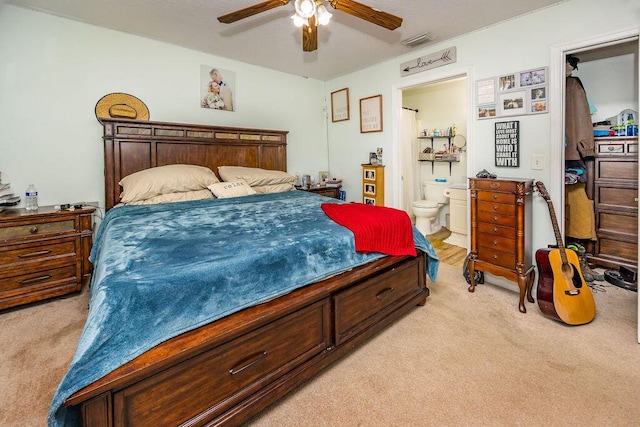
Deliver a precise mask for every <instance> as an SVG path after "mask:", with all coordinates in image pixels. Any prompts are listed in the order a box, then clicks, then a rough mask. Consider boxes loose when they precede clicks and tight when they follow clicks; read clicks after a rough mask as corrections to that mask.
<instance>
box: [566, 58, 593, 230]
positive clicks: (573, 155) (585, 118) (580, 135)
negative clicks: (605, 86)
mask: <svg viewBox="0 0 640 427" xmlns="http://www.w3.org/2000/svg"><path fill="white" fill-rule="evenodd" d="M577 63H578V59H577V58H573V57H569V58H567V79H566V85H565V100H566V101H565V163H566V168H575V167H576V166H578V167H579V168H580V169H582V174H581V176H580V178H581V179H579V180H577V182H576V180H571V182H567V180H565V183H566V184H567V185H566V186H565V187H566V188H565V196H566V202H567V204H568V205H569V209H568V212H567V219H568V224H567V229H566V232H565V234H566V235H567V237H572V238H574V239H588V240H596V239H597V236H596V232H595V212H594V205H593V200H590V199H589V198H588V197H587V193H586V191H585V187H586V185H585V182H587V181H588V180H589V179H590V180H593V177H592V176H589V175H590V172H592V171H590V170H589V169H590V168H589V167H587V166H586V165H587V164H591V165H592V164H593V161H592V160H593V157H594V155H595V140H594V138H593V125H592V122H591V108H590V106H589V101H588V100H587V94H586V91H585V89H584V85H583V84H582V82H581V81H580V79H579V78H578V77H573V76H571V72H572V71H573V70H574V69H577V68H578V67H577ZM574 170H575V169H574ZM565 172H566V171H565ZM572 172H573V171H572ZM566 176H568V175H566ZM573 176H574V175H572V177H573Z"/></svg>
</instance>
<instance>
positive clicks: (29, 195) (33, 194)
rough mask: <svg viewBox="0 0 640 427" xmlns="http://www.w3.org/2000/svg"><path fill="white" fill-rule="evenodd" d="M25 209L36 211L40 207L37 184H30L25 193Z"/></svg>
mask: <svg viewBox="0 0 640 427" xmlns="http://www.w3.org/2000/svg"><path fill="white" fill-rule="evenodd" d="M25 196H26V197H25V209H26V210H28V211H35V210H37V209H38V190H36V187H35V185H33V184H29V186H28V187H27V192H26V194H25Z"/></svg>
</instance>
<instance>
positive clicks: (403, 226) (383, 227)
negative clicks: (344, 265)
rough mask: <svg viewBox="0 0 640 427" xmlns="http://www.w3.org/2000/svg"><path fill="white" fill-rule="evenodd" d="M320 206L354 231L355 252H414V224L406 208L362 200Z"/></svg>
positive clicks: (329, 215) (335, 219)
mask: <svg viewBox="0 0 640 427" xmlns="http://www.w3.org/2000/svg"><path fill="white" fill-rule="evenodd" d="M321 207H322V210H323V211H324V213H325V214H327V216H328V217H329V218H331V219H332V220H334V221H335V222H337V223H338V224H340V225H342V226H343V227H346V228H348V229H349V230H351V231H352V232H353V235H354V237H355V243H356V251H357V252H380V253H383V254H387V255H411V256H416V247H415V243H414V241H413V226H412V225H411V219H410V218H409V215H407V213H406V212H405V211H401V210H398V209H393V208H387V207H384V206H374V205H365V204H363V203H345V204H338V203H323V204H322V205H321Z"/></svg>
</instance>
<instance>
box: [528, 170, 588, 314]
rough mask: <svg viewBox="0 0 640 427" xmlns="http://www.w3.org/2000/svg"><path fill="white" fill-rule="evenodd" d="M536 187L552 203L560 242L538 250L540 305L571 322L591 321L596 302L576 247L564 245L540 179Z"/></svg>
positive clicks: (554, 229)
mask: <svg viewBox="0 0 640 427" xmlns="http://www.w3.org/2000/svg"><path fill="white" fill-rule="evenodd" d="M536 187H537V189H538V192H539V193H540V195H541V196H542V197H543V198H544V200H545V201H546V202H547V205H548V207H549V215H550V216H551V223H552V224H553V231H554V233H555V237H556V243H557V245H558V248H557V249H538V250H537V251H536V264H537V265H538V288H537V293H538V306H539V307H540V310H542V312H543V313H544V314H545V315H547V316H549V317H551V318H554V319H556V320H560V321H561V322H564V323H566V324H568V325H583V324H585V323H589V322H591V321H592V320H593V318H594V317H595V314H596V303H595V301H594V299H593V294H592V293H591V289H589V286H587V284H586V282H585V280H584V277H583V276H582V271H581V270H580V260H579V259H578V255H577V254H576V253H575V252H574V251H572V250H566V249H565V247H564V244H563V239H562V236H561V235H560V227H558V221H557V219H556V213H555V210H554V209H553V203H552V202H551V198H550V197H549V193H547V189H546V188H545V187H544V184H543V183H542V182H540V181H537V182H536Z"/></svg>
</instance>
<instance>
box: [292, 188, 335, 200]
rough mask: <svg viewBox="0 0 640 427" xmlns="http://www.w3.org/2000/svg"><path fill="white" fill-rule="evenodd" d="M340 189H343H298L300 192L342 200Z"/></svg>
mask: <svg viewBox="0 0 640 427" xmlns="http://www.w3.org/2000/svg"><path fill="white" fill-rule="evenodd" d="M340 188H342V187H322V186H320V187H310V188H302V187H301V188H298V190H302V191H308V192H310V193H316V194H320V195H321V196H325V197H333V198H334V199H339V198H340Z"/></svg>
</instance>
